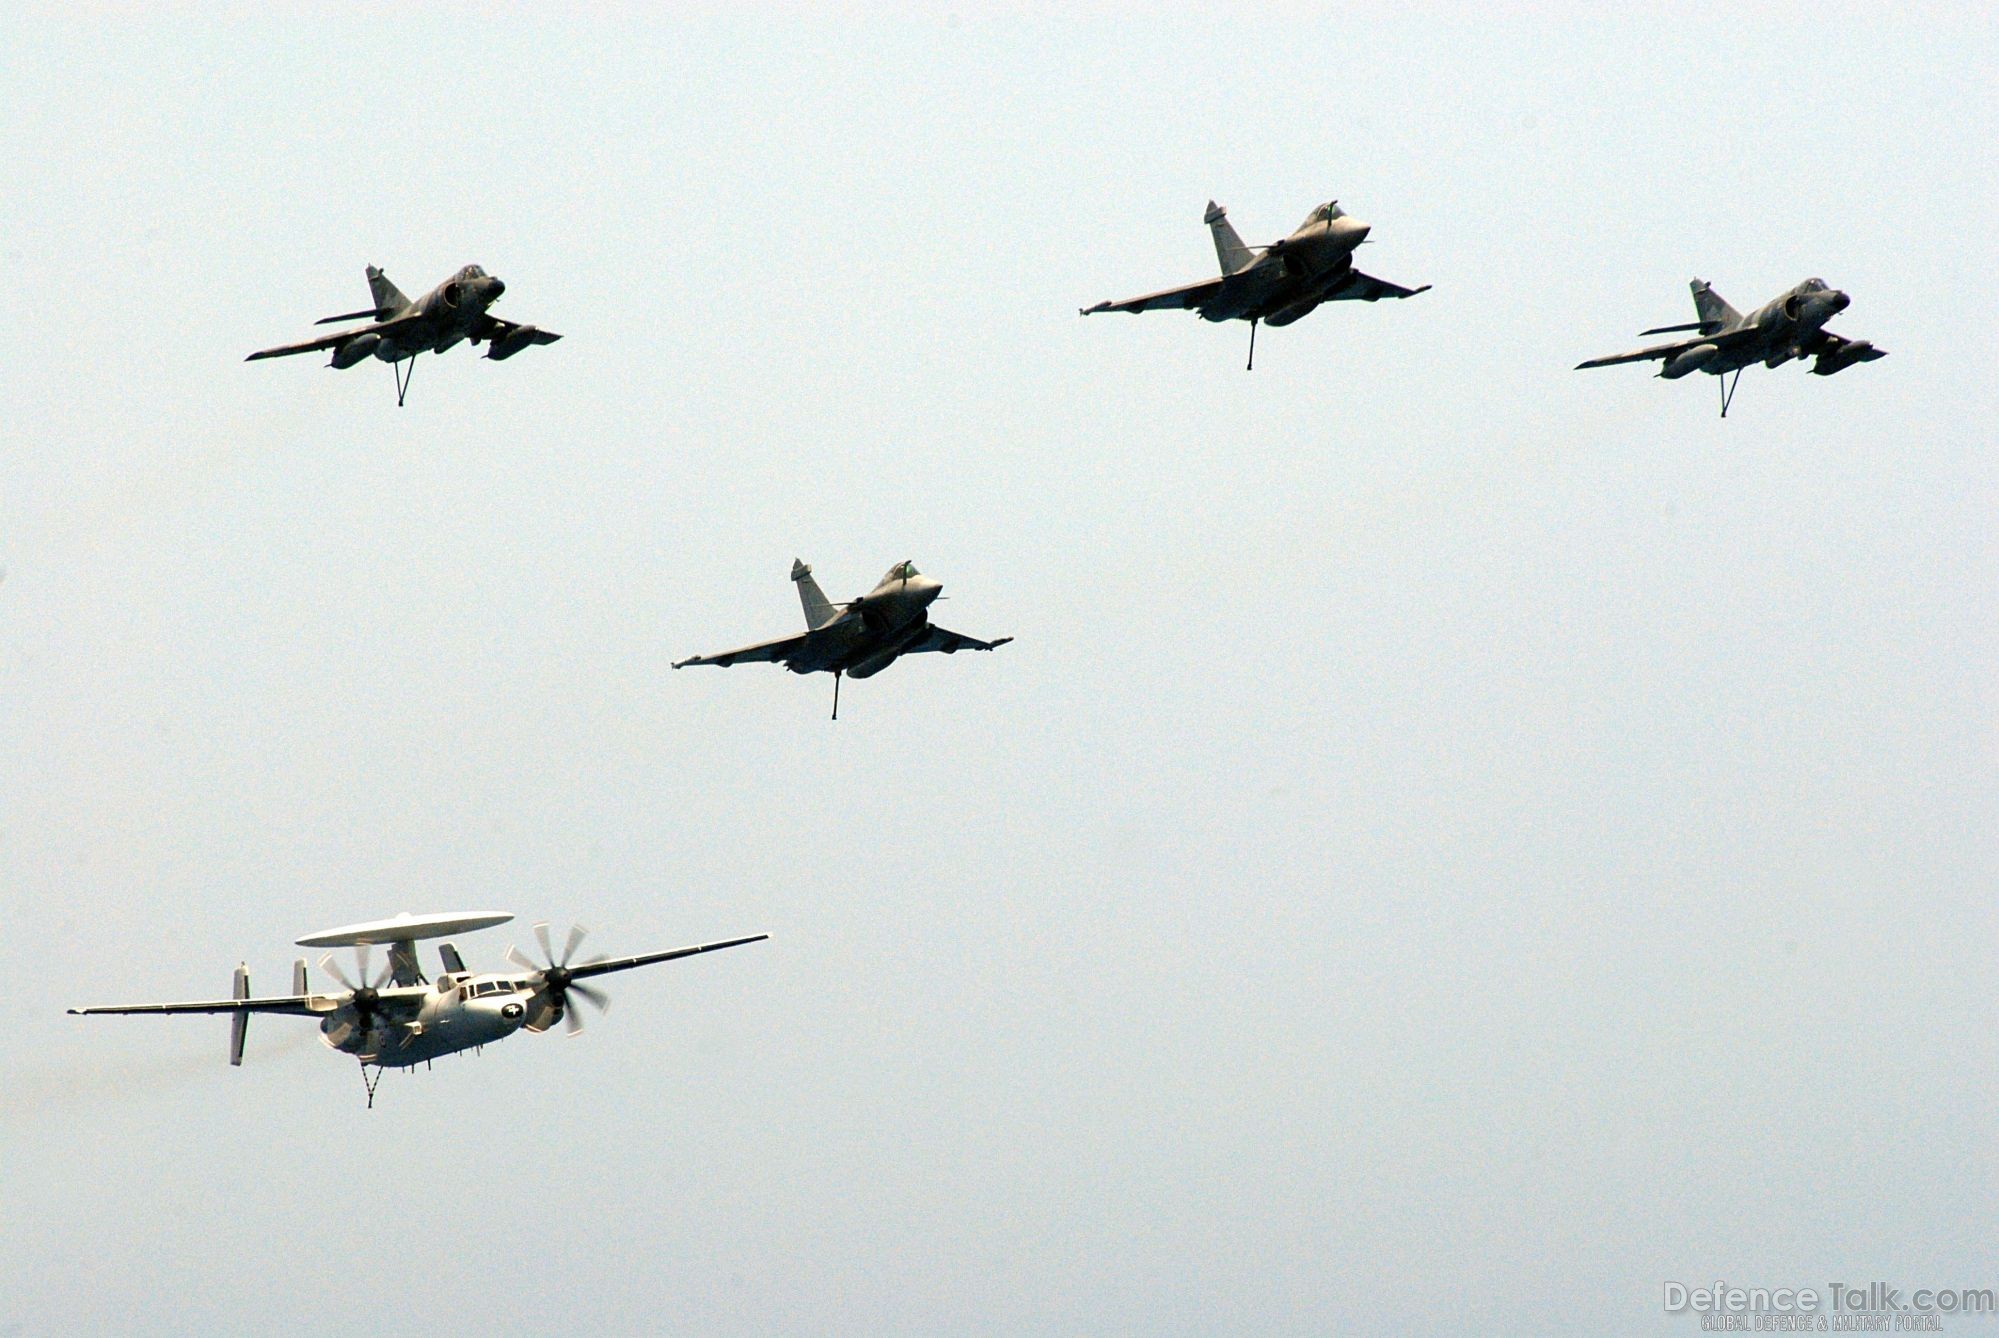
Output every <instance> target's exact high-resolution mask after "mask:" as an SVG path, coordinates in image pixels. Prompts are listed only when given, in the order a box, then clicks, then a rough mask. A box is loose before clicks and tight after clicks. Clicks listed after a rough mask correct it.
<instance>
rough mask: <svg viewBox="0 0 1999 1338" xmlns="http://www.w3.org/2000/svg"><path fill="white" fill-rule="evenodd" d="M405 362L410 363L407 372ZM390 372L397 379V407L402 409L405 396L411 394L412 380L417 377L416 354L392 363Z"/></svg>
mask: <svg viewBox="0 0 1999 1338" xmlns="http://www.w3.org/2000/svg"><path fill="white" fill-rule="evenodd" d="M405 362H407V363H409V369H408V370H407V371H405V370H404V368H403V363H405ZM389 371H390V373H391V374H393V375H394V376H395V378H396V407H397V408H398V409H400V408H402V407H403V396H405V395H407V394H409V390H410V378H411V377H412V376H415V375H416V354H414V353H412V354H410V355H409V357H407V358H403V359H398V360H397V361H395V362H392V363H390V364H389Z"/></svg>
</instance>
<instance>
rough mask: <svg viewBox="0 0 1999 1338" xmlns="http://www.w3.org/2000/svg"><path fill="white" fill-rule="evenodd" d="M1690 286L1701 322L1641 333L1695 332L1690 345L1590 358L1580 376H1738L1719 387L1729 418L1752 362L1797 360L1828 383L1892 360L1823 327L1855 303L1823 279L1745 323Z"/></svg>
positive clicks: (1702, 286) (1703, 283)
mask: <svg viewBox="0 0 1999 1338" xmlns="http://www.w3.org/2000/svg"><path fill="white" fill-rule="evenodd" d="M1690 286H1691V287H1692V288H1693V291H1694V310H1695V311H1696V312H1697V313H1699V315H1700V319H1699V320H1697V321H1692V322H1689V323H1688V324H1686V325H1659V326H1654V327H1653V328H1652V329H1650V330H1641V331H1639V333H1640V334H1648V335H1654V334H1672V333H1674V332H1676V331H1680V330H1694V331H1698V333H1697V334H1696V335H1695V336H1694V337H1693V338H1691V339H1681V340H1677V341H1675V342H1673V343H1671V344H1654V345H1653V346H1652V347H1650V348H1640V349H1633V350H1632V351H1631V352H1629V353H1613V354H1611V355H1610V356H1609V357H1607V358H1591V359H1590V360H1589V361H1588V362H1579V363H1577V364H1576V370H1577V371H1581V370H1582V369H1583V368H1585V367H1609V366H1611V365H1612V364H1614V363H1620V362H1643V361H1645V360H1647V359H1649V358H1659V359H1661V360H1663V361H1664V363H1665V366H1663V367H1661V368H1660V369H1659V375H1660V376H1663V377H1664V378H1666V379H1667V380H1668V381H1676V380H1678V379H1679V378H1680V377H1683V376H1685V375H1687V373H1689V372H1706V373H1707V374H1708V375H1709V376H1714V377H1723V376H1726V375H1727V374H1728V373H1730V372H1734V373H1735V380H1733V381H1729V382H1726V383H1725V384H1724V383H1720V382H1717V384H1718V385H1720V387H1721V416H1722V417H1723V418H1726V417H1728V406H1729V405H1730V404H1731V403H1733V402H1734V400H1735V387H1736V384H1737V383H1738V382H1740V381H1741V380H1742V369H1743V368H1745V367H1747V366H1748V365H1749V364H1750V363H1752V362H1760V363H1762V364H1763V365H1764V366H1765V367H1775V366H1777V365H1779V364H1780V363H1784V362H1788V361H1790V360H1791V359H1792V358H1800V359H1802V358H1813V359H1815V361H1814V362H1813V363H1812V374H1813V375H1814V376H1831V375H1832V374H1833V373H1834V372H1838V371H1843V370H1845V369H1846V368H1848V367H1851V366H1852V365H1853V364H1854V363H1856V362H1873V361H1874V360H1875V359H1876V358H1885V357H1887V356H1888V351H1887V350H1886V349H1879V348H1876V347H1874V345H1872V344H1870V343H1868V342H1867V341H1866V340H1864V339H1844V338H1841V337H1840V336H1839V335H1836V334H1834V333H1833V332H1832V331H1830V330H1828V329H1826V328H1825V323H1826V322H1827V321H1829V320H1831V319H1832V318H1833V317H1834V316H1837V315H1838V314H1839V313H1840V312H1842V311H1845V310H1846V308H1847V305H1848V304H1849V303H1850V302H1851V301H1852V300H1853V299H1851V298H1849V297H1848V296H1847V295H1846V294H1845V293H1842V292H1840V291H1839V290H1838V289H1837V288H1830V287H1827V286H1826V281H1825V280H1824V279H1806V280H1805V281H1804V282H1803V283H1801V284H1799V285H1798V286H1797V287H1795V288H1793V289H1791V291H1790V292H1788V293H1785V294H1784V295H1783V296H1782V297H1780V298H1777V299H1776V300H1775V301H1773V302H1766V303H1765V304H1764V305H1762V306H1760V307H1758V308H1756V310H1754V311H1752V312H1750V313H1749V314H1748V315H1747V316H1745V315H1743V314H1742V313H1741V312H1739V311H1737V310H1736V309H1735V308H1734V307H1731V306H1730V305H1728V303H1726V302H1724V301H1722V300H1721V298H1720V297H1719V296H1718V295H1717V294H1716V293H1715V291H1714V289H1713V288H1712V287H1710V286H1709V285H1708V282H1707V280H1705V279H1695V280H1694V281H1693V283H1692V284H1691V285H1690Z"/></svg>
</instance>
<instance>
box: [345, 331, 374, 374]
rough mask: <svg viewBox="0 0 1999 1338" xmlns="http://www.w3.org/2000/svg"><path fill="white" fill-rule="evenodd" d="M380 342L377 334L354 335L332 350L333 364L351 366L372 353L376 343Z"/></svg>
mask: <svg viewBox="0 0 1999 1338" xmlns="http://www.w3.org/2000/svg"><path fill="white" fill-rule="evenodd" d="M381 342H382V337H381V336H380V335H378V334H364V335H355V336H354V337H353V338H352V339H350V340H348V341H347V342H346V343H344V344H342V345H341V346H340V347H339V348H336V349H334V350H333V365H334V366H335V367H340V368H347V367H352V366H353V365H354V364H355V363H357V362H360V361H362V360H363V359H364V358H366V357H367V356H368V355H369V354H370V353H373V352H374V351H375V347H376V345H378V344H380V343H381Z"/></svg>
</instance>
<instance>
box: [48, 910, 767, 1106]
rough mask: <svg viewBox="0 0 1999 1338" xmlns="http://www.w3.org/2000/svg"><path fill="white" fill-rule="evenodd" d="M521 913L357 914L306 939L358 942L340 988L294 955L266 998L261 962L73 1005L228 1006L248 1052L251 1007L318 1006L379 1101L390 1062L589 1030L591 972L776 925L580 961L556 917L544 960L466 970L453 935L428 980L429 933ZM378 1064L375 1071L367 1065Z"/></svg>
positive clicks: (597, 1002) (541, 930) (235, 1050)
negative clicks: (562, 940)
mask: <svg viewBox="0 0 1999 1338" xmlns="http://www.w3.org/2000/svg"><path fill="white" fill-rule="evenodd" d="M513 918H514V917H513V916H511V915H509V914H507V913H506V912H504V911H496V912H487V913H480V912H470V913H465V912H460V913H456V914H447V915H414V916H413V915H399V916H397V917H396V918H394V919H392V920H375V921H371V922H369V923H367V924H358V925H346V926H344V927H342V928H340V929H329V930H327V931H325V932H324V933H320V934H311V935H308V936H307V937H305V938H302V939H300V940H299V941H298V942H299V946H300V947H302V948H339V947H348V946H351V947H353V949H354V965H355V974H356V979H355V980H349V979H347V977H346V975H345V974H344V973H343V972H342V971H341V969H340V967H339V965H338V964H337V963H336V962H335V961H334V959H333V954H331V953H328V954H327V955H326V956H324V957H322V958H320V959H319V964H320V966H321V967H323V968H325V970H326V972H327V973H328V974H329V975H331V976H332V977H333V978H334V979H335V980H337V981H339V982H340V986H341V988H340V989H338V990H336V991H334V992H333V993H330V994H318V993H315V992H313V990H312V989H310V988H309V986H308V983H307V980H306V968H305V959H304V958H300V959H299V960H298V961H296V962H294V963H293V964H292V992H291V993H290V994H288V995H282V996H278V997H274V998H267V999H253V998H251V997H250V969H249V968H248V967H247V966H238V967H237V968H236V987H235V989H234V991H233V992H232V997H231V998H228V999H214V1000H209V1001H206V1002H201V1003H163V1004H126V1005H123V1006H120V1007H113V1008H72V1009H70V1010H69V1011H70V1012H72V1013H81V1014H88V1013H227V1014H228V1015H229V1062H230V1063H231V1064H236V1065H240V1064H242V1062H243V1039H244V1033H245V1031H246V1029H247V1027H248V1024H249V1021H250V1014H252V1013H290V1014H293V1015H295V1016H298V1017H316V1018H318V1019H319V1020H320V1021H319V1031H320V1039H321V1040H323V1041H325V1042H326V1044H327V1045H328V1046H329V1047H331V1048H332V1049H335V1050H338V1051H340V1052H342V1053H343V1054H349V1055H353V1056H354V1057H355V1058H356V1059H358V1060H360V1061H361V1081H362V1082H363V1083H364V1084H365V1085H366V1086H367V1089H368V1104H369V1105H370V1106H373V1105H374V1104H375V1085H376V1084H377V1083H379V1082H380V1081H381V1080H382V1070H383V1069H384V1068H414V1067H415V1066H416V1065H418V1064H423V1063H428V1062H429V1061H430V1060H433V1059H439V1058H442V1057H443V1056H445V1055H449V1054H454V1053H456V1052H458V1051H460V1050H471V1049H476V1048H477V1047H479V1046H483V1045H488V1044H490V1043H492V1042H494V1041H503V1040H505V1039H506V1038H507V1037H509V1036H511V1035H513V1034H514V1033H515V1032H517V1031H531V1032H541V1031H547V1030H548V1029H549V1028H550V1027H553V1026H554V1025H555V1024H556V1023H558V1022H562V1021H564V1020H565V1019H566V1020H567V1023H568V1031H569V1034H570V1035H572V1036H574V1035H575V1034H576V1033H577V1032H579V1031H581V1030H583V1018H582V1016H581V1015H580V1014H578V1013H577V1012H576V1010H575V1008H574V1007H572V1006H571V1004H570V1002H569V1000H570V996H571V995H574V996H575V997H577V998H579V999H583V1000H586V1001H587V1002H588V1003H589V1004H590V1006H591V1007H593V1008H595V1009H597V1010H598V1011H599V1012H602V1011H603V1010H604V1008H605V1007H606V1006H607V1004H608V1003H609V1000H607V999H606V998H605V997H604V995H603V994H602V993H601V992H600V991H598V990H597V989H595V988H593V987H591V986H589V985H585V984H583V983H582V982H583V981H584V980H587V979H589V978H590V977H592V976H601V975H607V974H609V973H610V972H612V971H629V970H631V969H632V968H633V967H635V966H650V965H651V964H652V963H654V962H671V961H674V960H675V959H677V958H681V957H693V956H697V955H698V954H700V953H704V952H714V951H716V950H718V949H721V948H736V947H741V946H742V945H743V944H745V943H759V942H762V941H763V940H764V939H767V938H769V937H770V935H768V934H753V935H751V936H750V937H748V938H732V939H728V940H725V941H724V942H721V943H703V944H701V945H700V946H698V947H693V948H673V949H670V950H668V951H666V952H649V953H645V954H642V955H641V956H638V957H592V958H590V959H589V960H588V961H583V962H576V961H574V960H573V959H574V958H575V956H576V949H577V947H578V945H580V944H581V943H582V942H583V935H584V933H585V931H584V929H583V926H581V925H576V926H573V927H572V928H571V929H570V931H569V941H568V943H567V944H566V945H565V946H564V947H563V949H562V955H561V956H560V957H557V956H556V955H555V952H554V949H553V948H552V947H551V945H550V943H549V939H548V926H547V925H546V924H537V925H535V927H534V934H535V938H536V939H537V940H538V941H539V942H540V943H541V955H542V959H543V960H542V962H541V963H539V964H537V963H536V962H534V961H533V960H532V959H531V958H529V957H527V956H526V955H525V954H523V953H522V952H520V951H519V950H518V949H516V948H511V947H510V948H508V949H507V960H508V961H510V962H512V963H513V964H514V965H515V966H516V967H518V968H519V969H518V970H514V971H467V970H466V969H465V961H464V959H463V958H462V957H460V956H459V955H458V949H457V948H455V947H453V946H452V945H451V944H449V943H444V944H440V945H439V946H438V956H439V957H440V958H441V959H442V960H443V962H444V974H443V975H440V976H439V977H438V978H437V980H436V981H435V982H432V981H429V980H426V979H425V978H424V974H423V971H422V969H421V968H420V967H419V966H418V965H417V958H416V942H417V940H418V939H426V938H442V937H443V936H444V935H446V934H460V933H470V932H471V931H473V930H475V929H487V928H490V927H491V926H493V925H498V924H505V923H506V922H507V921H509V920H511V919H513ZM376 943H381V944H387V945H388V949H389V960H388V963H387V965H385V966H384V967H383V969H382V974H381V975H379V976H373V977H372V979H371V974H370V972H369V970H368V947H369V945H371V944H376ZM371 1064H372V1065H374V1068H375V1076H374V1077H372V1078H370V1077H369V1076H368V1066H369V1065H371Z"/></svg>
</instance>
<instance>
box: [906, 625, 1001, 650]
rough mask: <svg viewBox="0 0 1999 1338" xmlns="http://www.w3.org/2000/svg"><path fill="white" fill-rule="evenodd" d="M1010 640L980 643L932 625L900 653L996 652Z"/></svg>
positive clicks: (972, 638) (970, 637) (971, 637)
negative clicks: (930, 651)
mask: <svg viewBox="0 0 1999 1338" xmlns="http://www.w3.org/2000/svg"><path fill="white" fill-rule="evenodd" d="M1011 640H1013V638H1012V637H1010V636H1003V637H1001V638H1000V639H999V640H997V641H981V640H979V639H978V638H977V637H973V636H966V635H965V634H964V633H962V632H952V631H947V630H946V629H944V628H942V627H938V626H935V625H934V624H933V625H932V626H931V628H930V630H929V631H927V632H925V633H924V634H923V636H922V637H921V638H920V639H919V640H917V641H914V642H912V643H910V644H909V645H907V646H905V647H903V650H902V653H903V654H904V655H920V654H922V653H923V652H924V651H927V650H934V651H938V652H940V653H942V654H945V655H956V654H957V653H958V652H959V651H961V650H997V649H999V648H1000V647H1001V646H1004V645H1005V644H1006V643H1007V642H1009V641H1011Z"/></svg>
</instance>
